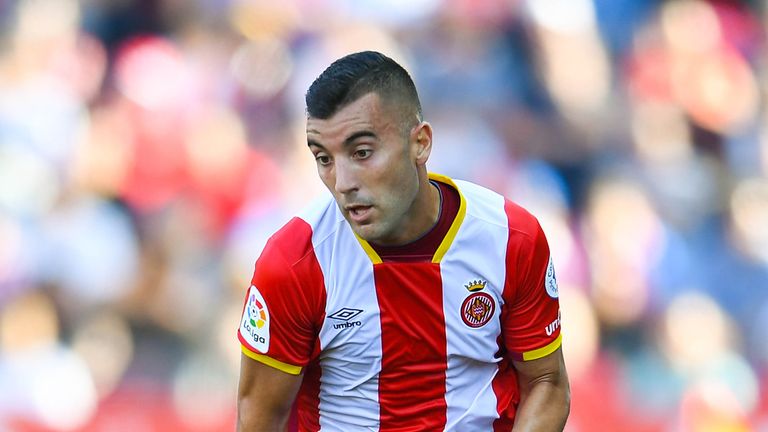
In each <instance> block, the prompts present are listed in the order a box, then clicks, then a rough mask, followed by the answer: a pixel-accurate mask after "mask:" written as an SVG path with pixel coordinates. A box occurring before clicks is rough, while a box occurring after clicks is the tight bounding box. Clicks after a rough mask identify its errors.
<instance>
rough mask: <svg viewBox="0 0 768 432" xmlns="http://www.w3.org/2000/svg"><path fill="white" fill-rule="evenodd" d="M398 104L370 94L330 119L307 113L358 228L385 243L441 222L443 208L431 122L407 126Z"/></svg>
mask: <svg viewBox="0 0 768 432" xmlns="http://www.w3.org/2000/svg"><path fill="white" fill-rule="evenodd" d="M395 111H396V108H395V107H392V106H387V105H386V104H384V103H382V101H381V98H380V97H379V95H378V94H376V93H368V94H367V95H364V96H362V97H360V98H359V99H357V100H356V101H354V102H352V103H350V104H349V105H347V106H345V107H343V108H342V109H340V110H339V111H338V112H337V113H336V114H334V115H333V116H332V117H331V118H329V119H315V118H309V119H308V120H307V143H308V145H309V149H310V150H311V151H312V154H313V155H314V157H315V160H316V161H317V172H318V174H319V175H320V179H321V180H322V181H323V183H324V184H325V186H326V187H327V188H328V190H329V191H331V193H332V194H333V197H334V198H335V199H336V203H337V204H338V206H339V209H340V210H341V212H342V214H343V215H344V217H345V218H346V219H347V222H349V224H350V226H351V227H352V230H353V231H354V232H355V233H356V234H357V235H358V236H360V237H362V238H363V239H365V240H367V241H369V242H372V243H376V244H379V245H385V246H392V245H401V244H405V243H409V242H411V241H413V240H416V239H417V238H419V237H420V236H421V235H423V234H424V233H426V232H427V231H428V230H429V229H430V228H432V226H433V225H434V224H435V223H436V222H437V217H438V214H439V207H440V196H439V193H438V191H437V190H436V189H435V188H434V187H432V186H431V185H430V183H429V179H428V176H427V167H426V162H427V159H428V158H429V154H430V152H431V150H432V127H431V126H430V125H429V123H426V122H419V123H418V124H416V125H415V126H413V127H412V128H410V130H408V131H407V132H406V133H404V132H405V131H403V127H402V126H401V125H402V124H403V123H404V121H402V120H401V119H399V117H400V115H398V113H397V112H395ZM393 119H395V120H401V121H393ZM414 120H416V118H415V115H414Z"/></svg>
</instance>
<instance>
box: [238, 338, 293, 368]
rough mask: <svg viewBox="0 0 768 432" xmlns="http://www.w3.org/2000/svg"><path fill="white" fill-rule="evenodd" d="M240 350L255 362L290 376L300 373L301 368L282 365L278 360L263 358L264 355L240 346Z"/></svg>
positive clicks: (286, 364)
mask: <svg viewBox="0 0 768 432" xmlns="http://www.w3.org/2000/svg"><path fill="white" fill-rule="evenodd" d="M240 349H241V350H242V351H243V354H245V355H246V356H248V357H250V358H252V359H254V360H256V361H257V362H259V363H264V364H265V365H267V366H271V367H273V368H275V369H277V370H280V371H283V372H285V373H287V374H291V375H299V374H300V373H301V366H294V365H292V364H288V363H283V362H281V361H280V360H275V359H273V358H272V357H267V356H265V355H264V354H259V353H255V352H253V351H251V350H249V349H248V348H246V347H245V346H244V345H242V344H241V345H240Z"/></svg>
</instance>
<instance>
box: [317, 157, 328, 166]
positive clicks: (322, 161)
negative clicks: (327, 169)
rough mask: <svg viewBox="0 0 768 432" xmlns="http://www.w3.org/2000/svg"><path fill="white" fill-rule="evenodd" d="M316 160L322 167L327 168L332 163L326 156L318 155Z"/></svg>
mask: <svg viewBox="0 0 768 432" xmlns="http://www.w3.org/2000/svg"><path fill="white" fill-rule="evenodd" d="M315 160H316V161H317V163H318V164H320V165H322V166H327V165H329V164H330V163H331V158H330V157H329V156H327V155H324V154H319V155H316V156H315Z"/></svg>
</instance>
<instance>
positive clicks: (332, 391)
mask: <svg viewBox="0 0 768 432" xmlns="http://www.w3.org/2000/svg"><path fill="white" fill-rule="evenodd" d="M307 217H310V218H311V216H310V215H307ZM313 219H314V220H312V221H310V224H311V225H312V228H313V235H312V243H313V245H314V248H315V255H316V256H317V260H318V262H319V264H320V268H321V269H322V272H323V278H324V280H325V286H326V293H327V302H326V309H325V313H326V319H325V322H324V324H323V327H322V328H321V329H320V346H321V349H322V351H321V354H320V366H321V368H322V375H321V378H320V429H321V430H322V431H324V432H325V431H330V432H337V431H338V432H348V431H376V430H378V424H379V402H378V397H379V386H378V379H379V372H380V371H381V355H382V348H381V324H380V320H379V314H380V311H379V306H378V301H377V297H376V287H375V285H374V278H373V265H372V264H371V261H370V259H369V258H368V256H367V255H366V254H365V252H364V250H363V249H362V247H361V246H360V244H359V243H358V241H357V239H356V238H355V236H354V234H353V233H352V230H351V228H350V227H349V225H348V224H347V222H346V221H345V220H344V218H343V216H342V215H341V213H340V212H339V211H338V208H337V207H336V205H335V203H334V202H333V200H330V203H329V205H328V206H327V207H326V208H325V210H324V211H322V212H319V213H316V214H315V217H314V218H313ZM345 308H346V309H347V310H353V309H357V310H362V312H360V313H359V314H357V315H356V316H354V317H352V318H350V319H347V320H345V319H344V317H346V316H350V315H353V314H354V312H352V313H347V314H344V313H342V314H339V315H340V318H338V319H334V318H330V316H331V315H333V314H335V313H336V312H338V311H340V310H343V309H345ZM337 316H338V315H337ZM357 323H359V324H357ZM334 325H336V326H337V327H336V328H335V327H334Z"/></svg>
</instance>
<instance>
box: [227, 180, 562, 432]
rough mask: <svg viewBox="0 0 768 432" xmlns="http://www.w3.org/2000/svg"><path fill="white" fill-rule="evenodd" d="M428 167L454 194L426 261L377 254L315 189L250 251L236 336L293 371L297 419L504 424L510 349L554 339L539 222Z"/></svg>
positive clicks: (335, 427) (333, 426)
mask: <svg viewBox="0 0 768 432" xmlns="http://www.w3.org/2000/svg"><path fill="white" fill-rule="evenodd" d="M430 178H431V179H432V180H434V181H438V182H443V183H446V184H448V185H450V186H451V187H453V188H455V189H457V190H458V191H459V195H460V204H459V211H458V214H457V215H456V217H455V219H454V221H453V223H452V224H451V227H450V229H449V230H448V234H447V235H446V236H445V238H444V239H443V240H442V242H441V243H440V246H439V247H438V248H437V251H436V253H435V254H434V256H433V257H432V260H431V261H425V262H382V259H381V258H380V257H379V256H378V254H377V253H376V252H375V250H374V248H372V247H371V245H370V244H368V243H367V242H366V241H365V240H362V239H360V238H359V237H357V236H356V235H355V234H354V232H353V231H352V229H351V227H350V226H349V224H348V223H347V222H346V220H345V219H344V217H343V215H342V214H341V212H340V211H339V209H338V207H337V205H336V203H335V202H334V200H333V198H332V197H330V196H328V198H327V199H324V200H322V201H320V202H318V203H317V204H316V205H313V206H311V207H310V208H309V209H307V210H305V211H304V212H303V213H302V214H301V215H300V216H298V217H295V218H293V219H292V220H291V221H289V222H288V223H287V224H286V225H285V226H284V227H283V228H282V229H281V230H280V231H278V232H277V233H276V234H275V235H274V236H273V237H272V238H271V239H270V241H269V242H268V243H267V246H266V247H265V249H264V251H263V252H262V254H261V256H260V258H259V259H258V261H257V262H256V269H255V272H254V276H253V280H252V286H251V287H250V288H249V290H248V293H247V295H246V300H245V307H244V309H243V316H242V319H241V322H240V328H239V331H238V337H239V339H240V342H241V345H242V349H243V352H244V353H245V354H246V355H248V356H249V357H251V358H253V359H255V360H257V361H260V362H263V363H266V364H268V365H271V366H273V367H276V368H278V369H280V370H282V371H285V372H287V373H291V374H300V373H303V374H304V375H303V382H302V386H301V388H300V390H299V394H298V396H297V400H296V404H297V407H298V424H299V430H301V431H318V430H319V431H340V432H341V431H343V432H350V431H358V430H359V431H417V430H418V431H423V430H429V431H435V430H447V431H501V430H511V428H512V424H513V421H514V416H515V411H516V407H517V404H518V402H519V392H518V385H517V378H516V374H515V371H514V369H513V367H512V363H511V360H531V359H537V358H541V357H544V356H547V355H549V354H550V353H552V352H553V351H555V350H556V349H557V348H558V347H559V346H560V340H561V339H560V313H559V303H558V290H557V282H556V280H555V275H554V269H553V265H552V261H551V259H550V256H549V247H548V245H547V241H546V238H545V236H544V233H543V232H542V230H541V227H540V226H539V223H538V221H537V220H536V219H535V218H534V217H533V216H532V215H531V214H530V213H528V212H527V211H525V210H524V209H522V208H521V207H519V206H517V205H515V204H513V203H512V202H510V201H508V200H506V199H504V197H502V196H501V195H499V194H497V193H495V192H492V191H490V190H488V189H485V188H482V187H480V186H477V185H475V184H472V183H469V182H465V181H458V180H457V181H455V182H454V181H452V180H451V179H449V178H447V177H444V176H439V175H435V174H430ZM263 391H267V392H268V391H269V389H263Z"/></svg>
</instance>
